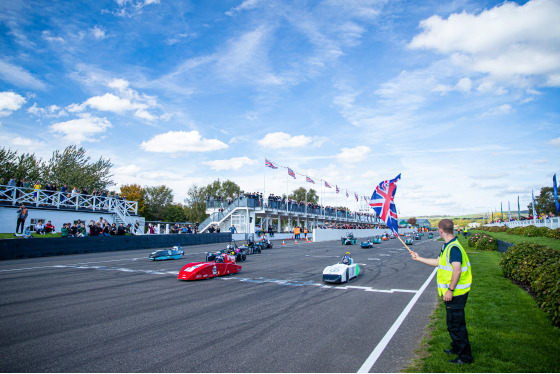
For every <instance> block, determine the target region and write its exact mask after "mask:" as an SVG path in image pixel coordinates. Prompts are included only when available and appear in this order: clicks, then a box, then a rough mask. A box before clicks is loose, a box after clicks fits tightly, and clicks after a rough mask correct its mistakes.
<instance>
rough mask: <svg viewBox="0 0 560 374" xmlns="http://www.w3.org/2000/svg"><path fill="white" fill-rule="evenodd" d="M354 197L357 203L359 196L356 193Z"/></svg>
mask: <svg viewBox="0 0 560 374" xmlns="http://www.w3.org/2000/svg"><path fill="white" fill-rule="evenodd" d="M354 197H355V198H356V201H358V194H357V193H355V192H354Z"/></svg>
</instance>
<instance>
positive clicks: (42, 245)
mask: <svg viewBox="0 0 560 374" xmlns="http://www.w3.org/2000/svg"><path fill="white" fill-rule="evenodd" d="M230 240H231V234H230V233H220V234H196V235H194V234H190V235H189V234H169V235H165V234H162V235H123V236H86V237H83V238H31V239H2V240H0V260H10V259H16V258H27V257H43V256H58V255H70V254H77V253H94V252H110V251H126V250H131V249H146V258H148V255H149V253H150V252H151V250H154V249H156V248H171V247H172V246H174V245H177V244H179V245H181V246H189V245H203V244H211V243H226V242H229V241H230Z"/></svg>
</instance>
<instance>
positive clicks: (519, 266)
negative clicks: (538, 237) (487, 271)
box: [500, 242, 560, 326]
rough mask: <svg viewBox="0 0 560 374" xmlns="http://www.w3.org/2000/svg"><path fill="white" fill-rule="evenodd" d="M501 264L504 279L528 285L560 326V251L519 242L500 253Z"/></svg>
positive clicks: (541, 305) (540, 304)
mask: <svg viewBox="0 0 560 374" xmlns="http://www.w3.org/2000/svg"><path fill="white" fill-rule="evenodd" d="M500 267H501V268H502V271H503V272H504V276H505V277H506V278H510V279H512V280H514V281H516V282H518V283H520V284H524V285H527V286H529V287H530V288H531V291H532V292H533V293H534V294H535V296H536V298H537V304H538V305H539V307H540V308H542V309H543V310H544V311H545V312H546V313H548V314H549V315H550V316H551V318H552V322H553V323H554V324H555V325H557V326H560V251H557V250H554V249H552V248H550V247H546V246H543V245H540V244H534V243H526V242H523V243H519V244H516V245H514V246H512V247H510V248H509V249H508V250H507V252H506V253H504V254H503V255H502V258H501V260H500Z"/></svg>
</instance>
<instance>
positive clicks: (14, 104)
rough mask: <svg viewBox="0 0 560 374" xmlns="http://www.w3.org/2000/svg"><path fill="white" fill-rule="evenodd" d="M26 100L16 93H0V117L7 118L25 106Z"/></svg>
mask: <svg viewBox="0 0 560 374" xmlns="http://www.w3.org/2000/svg"><path fill="white" fill-rule="evenodd" d="M25 101H26V100H25V98H24V97H23V96H21V95H18V94H17V93H15V92H11V91H4V92H0V117H6V116H9V115H10V114H12V112H14V111H16V110H18V109H19V108H21V107H22V105H23V104H25Z"/></svg>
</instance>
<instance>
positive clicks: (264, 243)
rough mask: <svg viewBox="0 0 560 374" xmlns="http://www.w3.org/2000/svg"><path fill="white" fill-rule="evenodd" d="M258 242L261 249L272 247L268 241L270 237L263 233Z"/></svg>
mask: <svg viewBox="0 0 560 374" xmlns="http://www.w3.org/2000/svg"><path fill="white" fill-rule="evenodd" d="M260 243H261V244H262V247H263V249H269V248H272V243H271V242H270V239H269V238H268V237H267V236H266V235H263V236H262V237H261V240H260Z"/></svg>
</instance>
